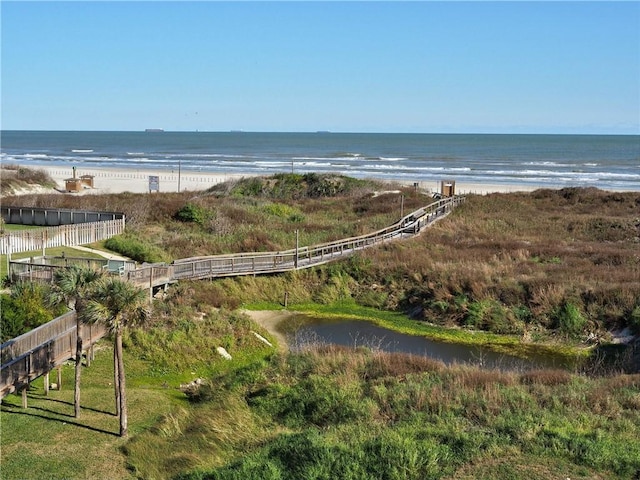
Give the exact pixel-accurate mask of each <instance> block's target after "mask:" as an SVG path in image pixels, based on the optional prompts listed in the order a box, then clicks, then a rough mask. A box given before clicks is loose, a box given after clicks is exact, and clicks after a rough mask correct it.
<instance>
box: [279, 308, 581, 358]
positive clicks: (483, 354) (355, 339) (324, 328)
mask: <svg viewBox="0 0 640 480" xmlns="http://www.w3.org/2000/svg"><path fill="white" fill-rule="evenodd" d="M278 328H279V330H280V331H281V332H282V333H284V334H285V335H286V336H287V338H288V344H289V347H290V348H291V349H292V350H296V349H300V348H303V347H305V346H309V345H312V344H323V343H324V344H336V345H343V346H348V347H367V348H371V349H377V350H382V351H385V352H401V353H410V354H414V355H424V356H427V357H430V358H433V359H436V360H441V361H442V362H444V363H445V364H448V365H451V364H454V363H458V364H460V363H466V364H473V365H479V366H482V367H485V368H499V369H503V370H529V369H532V368H567V367H568V366H569V365H568V364H567V363H566V361H565V362H563V361H562V360H561V359H559V358H552V357H549V356H542V355H540V356H537V357H535V358H527V359H522V358H518V357H514V356H511V355H505V354H501V353H496V352H493V351H491V350H489V349H487V348H483V347H478V346H467V345H460V344H455V343H443V342H437V341H434V340H429V339H427V338H424V337H419V336H413V335H406V334H403V333H398V332H394V331H392V330H388V329H386V328H382V327H379V326H377V325H374V324H373V323H370V322H367V321H364V320H335V319H324V318H316V317H312V316H308V315H295V316H293V317H292V318H290V319H288V320H286V321H285V322H282V323H281V324H280V325H279V326H278Z"/></svg>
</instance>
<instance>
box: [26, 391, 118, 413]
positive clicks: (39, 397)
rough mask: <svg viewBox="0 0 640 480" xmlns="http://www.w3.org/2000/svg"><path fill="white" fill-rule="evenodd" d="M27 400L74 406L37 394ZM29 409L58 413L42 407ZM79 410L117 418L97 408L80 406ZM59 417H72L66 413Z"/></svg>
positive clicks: (70, 403)
mask: <svg viewBox="0 0 640 480" xmlns="http://www.w3.org/2000/svg"><path fill="white" fill-rule="evenodd" d="M29 398H33V399H37V400H41V401H44V402H55V403H61V404H63V405H69V406H70V407H73V406H74V405H73V403H72V402H66V401H64V400H57V399H55V398H50V397H47V396H45V395H38V394H36V395H29ZM29 408H39V409H40V410H44V411H45V412H51V413H58V412H55V411H53V410H48V409H46V408H42V407H29ZM80 408H81V409H82V410H88V411H90V412H95V413H104V414H105V415H114V416H117V414H116V413H114V412H107V411H106V410H98V409H97V408H91V407H83V406H82V405H80ZM59 415H65V416H68V417H73V415H69V414H66V413H60V414H59Z"/></svg>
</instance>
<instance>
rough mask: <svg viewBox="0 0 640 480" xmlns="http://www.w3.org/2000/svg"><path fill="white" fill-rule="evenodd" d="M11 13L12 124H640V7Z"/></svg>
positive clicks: (23, 4) (268, 127)
mask: <svg viewBox="0 0 640 480" xmlns="http://www.w3.org/2000/svg"><path fill="white" fill-rule="evenodd" d="M0 8H1V16H2V39H1V40H2V52H1V53H2V57H1V62H2V63H1V66H2V74H1V75H2V87H1V88H2V90H1V94H2V98H1V100H2V116H1V120H2V125H1V126H2V128H3V129H27V130H143V129H145V128H164V129H165V130H200V131H226V130H246V131H316V130H330V131H336V132H426V133H429V132H465V133H485V132H486V133H622V134H629V133H632V134H638V133H640V3H639V2H611V1H606V2H566V3H565V2H302V1H299V2H295V1H294V2H205V1H200V2H167V1H161V2H152V1H143V2H127V1H117V2H99V1H97V2H79V1H75V2H51V1H49V2H32V1H19V2H13V1H6V0H5V1H2V2H1V6H0Z"/></svg>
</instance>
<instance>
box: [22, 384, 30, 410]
mask: <svg viewBox="0 0 640 480" xmlns="http://www.w3.org/2000/svg"><path fill="white" fill-rule="evenodd" d="M28 388H29V384H27V385H26V386H25V387H24V388H23V389H22V408H27V389H28Z"/></svg>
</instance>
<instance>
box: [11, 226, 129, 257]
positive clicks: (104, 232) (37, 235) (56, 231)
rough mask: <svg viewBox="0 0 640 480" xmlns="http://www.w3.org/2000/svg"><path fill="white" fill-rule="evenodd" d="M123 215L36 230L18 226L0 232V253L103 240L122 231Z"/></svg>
mask: <svg viewBox="0 0 640 480" xmlns="http://www.w3.org/2000/svg"><path fill="white" fill-rule="evenodd" d="M124 227H125V219H124V217H123V218H120V219H116V220H107V221H99V222H89V223H79V224H72V225H60V226H58V227H45V228H41V229H37V230H20V231H17V232H10V233H6V234H4V235H2V236H0V254H3V255H10V254H12V253H19V252H31V251H39V250H45V249H46V248H53V247H72V246H74V245H86V244H88V243H94V242H98V241H100V240H106V239H108V238H111V237H113V236H115V235H120V234H121V233H123V232H124Z"/></svg>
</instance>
